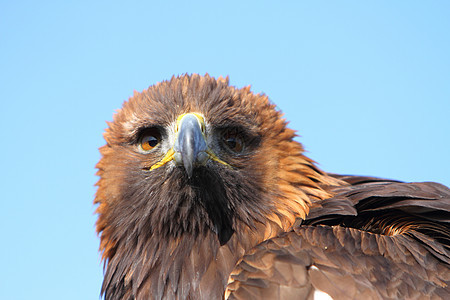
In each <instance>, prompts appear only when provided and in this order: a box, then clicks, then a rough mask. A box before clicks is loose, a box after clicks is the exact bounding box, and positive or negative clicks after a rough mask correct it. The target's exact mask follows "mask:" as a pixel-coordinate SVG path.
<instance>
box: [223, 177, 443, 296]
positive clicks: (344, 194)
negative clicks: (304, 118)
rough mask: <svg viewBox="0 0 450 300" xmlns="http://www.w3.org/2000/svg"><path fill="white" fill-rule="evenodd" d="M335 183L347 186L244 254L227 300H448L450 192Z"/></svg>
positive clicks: (384, 183)
mask: <svg viewBox="0 0 450 300" xmlns="http://www.w3.org/2000/svg"><path fill="white" fill-rule="evenodd" d="M333 176H335V177H337V178H339V179H341V180H344V181H346V182H348V183H350V184H351V185H349V186H343V187H338V188H335V190H334V192H335V196H334V197H333V198H330V199H327V200H324V201H321V202H320V203H315V204H314V205H313V207H312V209H311V211H310V214H309V215H308V218H307V219H306V220H305V221H304V222H303V223H302V224H300V225H298V226H296V227H295V228H294V230H293V231H291V232H287V233H285V234H283V235H282V236H279V237H277V238H274V239H271V240H269V241H266V242H264V243H262V244H260V245H258V246H257V247H255V248H254V249H253V250H252V251H251V252H250V253H248V254H247V255H246V256H245V257H244V259H243V260H242V261H241V262H240V263H239V265H238V266H237V268H236V269H235V270H234V272H233V273H232V275H231V277H230V284H229V286H228V292H229V293H230V299H249V298H255V299H260V298H266V299H277V298H279V299H311V298H312V295H313V291H314V289H319V290H322V291H324V292H326V293H328V294H329V295H330V296H331V297H333V298H334V299H352V298H353V299H356V298H357V299H363V298H364V299H386V298H391V299H397V298H415V299H417V298H420V299H426V298H436V299H439V298H440V299H450V287H449V286H448V285H449V284H450V227H449V223H450V190H449V189H448V188H447V187H445V186H443V185H440V184H437V183H431V182H430V183H401V182H397V181H393V180H384V179H378V178H373V177H361V176H358V177H357V176H339V175H333ZM300 295H302V296H301V297H300Z"/></svg>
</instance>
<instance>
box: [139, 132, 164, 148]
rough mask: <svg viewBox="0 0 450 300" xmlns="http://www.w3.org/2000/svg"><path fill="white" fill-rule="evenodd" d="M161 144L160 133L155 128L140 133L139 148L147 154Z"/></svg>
mask: <svg viewBox="0 0 450 300" xmlns="http://www.w3.org/2000/svg"><path fill="white" fill-rule="evenodd" d="M160 142H161V133H160V132H159V130H158V129H157V128H149V129H147V130H145V131H144V132H143V133H142V136H141V138H140V139H139V147H140V148H141V149H142V150H143V151H145V152H149V151H151V150H153V149H154V148H155V147H156V146H158V144H159V143H160Z"/></svg>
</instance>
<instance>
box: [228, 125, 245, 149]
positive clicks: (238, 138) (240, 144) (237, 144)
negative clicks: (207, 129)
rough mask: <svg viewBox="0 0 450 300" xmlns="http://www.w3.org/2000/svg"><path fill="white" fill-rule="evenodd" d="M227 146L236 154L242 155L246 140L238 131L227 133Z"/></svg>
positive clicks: (233, 130)
mask: <svg viewBox="0 0 450 300" xmlns="http://www.w3.org/2000/svg"><path fill="white" fill-rule="evenodd" d="M223 142H224V143H225V145H226V146H227V147H228V148H229V149H230V150H231V151H233V152H235V153H241V152H242V149H243V148H244V140H243V138H242V135H240V134H239V132H238V131H237V130H236V129H231V130H227V131H225V133H224V135H223Z"/></svg>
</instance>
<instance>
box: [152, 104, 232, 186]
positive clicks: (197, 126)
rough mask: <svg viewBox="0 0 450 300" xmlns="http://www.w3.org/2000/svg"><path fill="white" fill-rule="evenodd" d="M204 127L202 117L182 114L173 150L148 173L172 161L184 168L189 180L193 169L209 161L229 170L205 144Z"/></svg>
mask: <svg viewBox="0 0 450 300" xmlns="http://www.w3.org/2000/svg"><path fill="white" fill-rule="evenodd" d="M205 128H206V126H205V121H204V120H203V116H202V115H200V114H198V113H187V114H182V115H180V116H179V117H178V119H177V123H176V131H175V142H174V145H173V148H171V149H170V150H169V151H167V153H166V155H165V156H164V157H163V158H162V159H161V160H160V161H159V162H157V163H156V164H154V165H152V166H151V167H150V171H152V170H155V169H157V168H159V167H162V166H163V165H165V164H166V163H168V162H169V161H171V160H173V161H174V162H175V164H176V165H178V166H181V165H182V166H184V169H185V170H186V173H187V175H188V177H189V178H191V177H192V173H193V171H194V168H195V167H197V166H204V165H205V164H206V162H207V161H208V160H209V159H211V160H213V161H216V162H218V163H221V164H222V165H224V166H226V167H229V168H231V166H230V165H229V164H227V163H226V162H224V161H223V160H221V159H220V158H218V157H217V156H216V155H215V154H214V152H212V151H211V149H209V148H208V145H207V144H206V129H205Z"/></svg>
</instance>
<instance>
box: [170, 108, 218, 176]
mask: <svg viewBox="0 0 450 300" xmlns="http://www.w3.org/2000/svg"><path fill="white" fill-rule="evenodd" d="M204 131H205V124H204V121H203V117H202V116H200V115H198V114H194V113H188V114H184V115H181V116H180V117H179V118H178V120H177V138H176V140H175V144H174V146H173V150H174V152H175V153H174V156H173V159H174V161H175V163H176V164H177V165H183V166H184V169H185V170H186V173H187V175H188V177H189V178H191V177H192V172H193V170H194V167H195V166H200V165H204V164H205V163H206V162H207V161H208V158H209V155H208V153H207V152H208V146H207V145H206V138H205V132H204Z"/></svg>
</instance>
